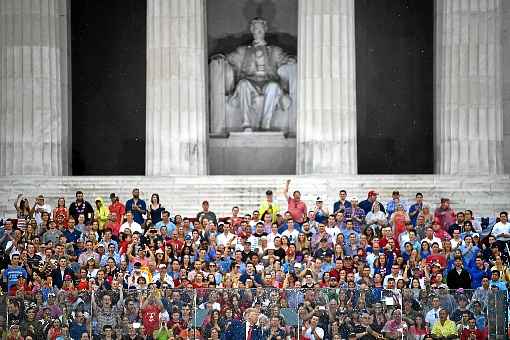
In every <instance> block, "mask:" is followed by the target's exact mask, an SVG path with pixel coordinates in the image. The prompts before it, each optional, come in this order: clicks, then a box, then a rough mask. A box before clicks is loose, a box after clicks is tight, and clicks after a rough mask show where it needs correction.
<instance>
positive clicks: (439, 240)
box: [421, 236, 443, 249]
mask: <svg viewBox="0 0 510 340" xmlns="http://www.w3.org/2000/svg"><path fill="white" fill-rule="evenodd" d="M421 241H422V242H423V241H427V243H428V244H429V246H431V247H432V243H437V245H438V246H439V249H443V242H442V241H441V239H440V238H439V237H436V236H432V240H431V239H429V238H426V237H425V238H424V239H423V240H421Z"/></svg>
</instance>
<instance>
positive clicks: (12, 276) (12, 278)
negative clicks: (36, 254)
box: [4, 266, 28, 289]
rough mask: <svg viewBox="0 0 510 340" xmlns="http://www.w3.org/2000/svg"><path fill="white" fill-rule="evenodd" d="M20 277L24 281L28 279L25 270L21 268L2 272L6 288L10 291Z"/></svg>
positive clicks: (12, 268) (11, 268)
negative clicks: (5, 280)
mask: <svg viewBox="0 0 510 340" xmlns="http://www.w3.org/2000/svg"><path fill="white" fill-rule="evenodd" d="M20 275H22V276H23V277H24V278H25V279H26V278H27V277H28V273H27V271H26V270H25V268H23V267H21V266H17V267H12V266H11V267H9V268H7V269H6V270H5V271H4V278H6V279H7V288H8V289H11V287H12V286H14V285H16V283H17V282H18V277H19V276H20Z"/></svg>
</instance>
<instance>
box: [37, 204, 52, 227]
mask: <svg viewBox="0 0 510 340" xmlns="http://www.w3.org/2000/svg"><path fill="white" fill-rule="evenodd" d="M38 209H40V211H39V212H38V211H37V210H38ZM43 211H46V212H47V213H48V214H50V215H51V207H50V205H49V204H46V203H45V204H43V205H39V204H36V205H35V213H34V219H35V221H36V222H37V225H39V224H41V223H42V218H41V214H42V212H43Z"/></svg>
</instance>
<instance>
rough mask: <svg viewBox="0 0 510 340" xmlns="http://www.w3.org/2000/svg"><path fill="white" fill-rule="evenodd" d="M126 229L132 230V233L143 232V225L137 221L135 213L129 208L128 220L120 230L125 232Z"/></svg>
mask: <svg viewBox="0 0 510 340" xmlns="http://www.w3.org/2000/svg"><path fill="white" fill-rule="evenodd" d="M126 229H129V230H131V232H132V233H134V232H139V233H140V234H143V229H142V226H141V225H140V224H139V223H138V222H136V221H135V219H134V216H133V213H132V212H131V211H129V210H128V212H127V213H126V222H124V223H123V224H122V225H121V226H120V230H119V231H120V232H121V233H123V232H124V231H125V230H126Z"/></svg>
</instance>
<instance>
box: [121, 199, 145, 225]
mask: <svg viewBox="0 0 510 340" xmlns="http://www.w3.org/2000/svg"><path fill="white" fill-rule="evenodd" d="M135 205H137V206H138V207H139V208H140V210H133V206H135ZM127 211H130V212H131V213H133V220H135V222H136V223H138V224H139V225H142V224H143V223H144V219H143V215H142V212H141V211H143V212H144V213H146V212H147V206H146V205H145V202H144V201H143V200H141V199H138V201H137V202H136V204H135V201H134V200H133V199H130V200H128V201H127V202H126V212H127Z"/></svg>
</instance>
